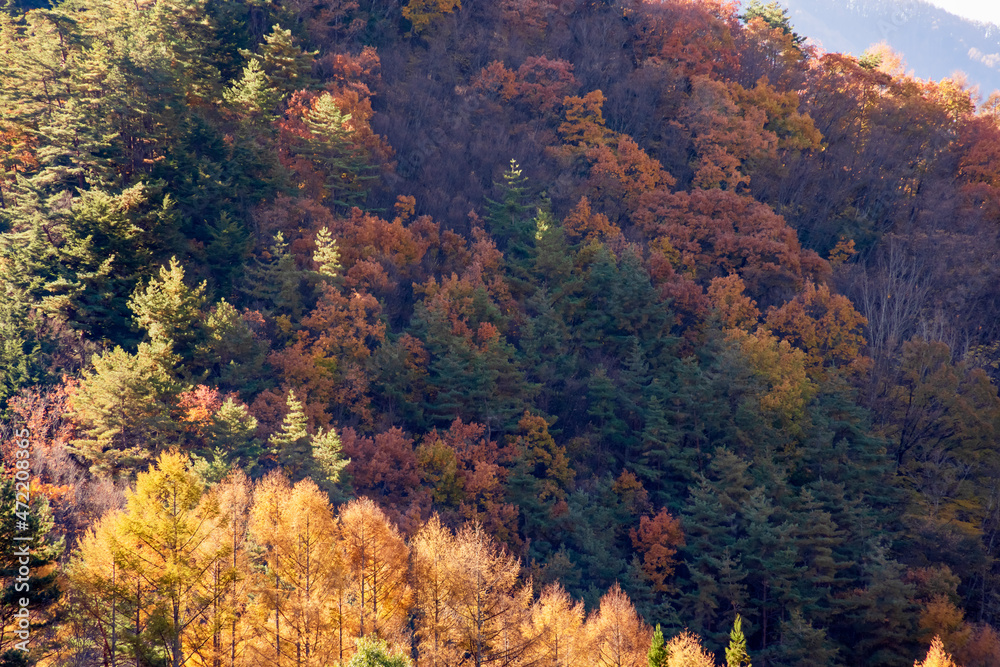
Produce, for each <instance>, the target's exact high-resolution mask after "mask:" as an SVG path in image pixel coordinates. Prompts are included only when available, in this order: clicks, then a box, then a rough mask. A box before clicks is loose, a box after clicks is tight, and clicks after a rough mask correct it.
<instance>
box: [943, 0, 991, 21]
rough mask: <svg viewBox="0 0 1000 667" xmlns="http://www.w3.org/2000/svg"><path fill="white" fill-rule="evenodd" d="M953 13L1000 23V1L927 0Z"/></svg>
mask: <svg viewBox="0 0 1000 667" xmlns="http://www.w3.org/2000/svg"><path fill="white" fill-rule="evenodd" d="M927 1H928V2H930V3H931V4H932V5H937V6H938V7H940V8H941V9H945V10H947V11H949V12H951V13H952V14H958V15H959V16H964V17H965V18H969V19H973V20H976V21H988V22H992V23H996V24H997V25H1000V2H998V1H997V0H927Z"/></svg>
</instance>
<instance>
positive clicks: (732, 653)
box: [726, 614, 751, 667]
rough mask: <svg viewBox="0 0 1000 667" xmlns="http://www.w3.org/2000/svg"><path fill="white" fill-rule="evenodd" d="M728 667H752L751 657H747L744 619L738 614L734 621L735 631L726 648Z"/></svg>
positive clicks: (731, 633) (730, 634) (730, 636)
mask: <svg viewBox="0 0 1000 667" xmlns="http://www.w3.org/2000/svg"><path fill="white" fill-rule="evenodd" d="M726 665H727V667H751V666H750V656H749V655H747V640H746V637H744V636H743V618H742V617H741V616H740V615H739V614H736V620H735V621H733V631H732V632H730V633H729V646H727V647H726Z"/></svg>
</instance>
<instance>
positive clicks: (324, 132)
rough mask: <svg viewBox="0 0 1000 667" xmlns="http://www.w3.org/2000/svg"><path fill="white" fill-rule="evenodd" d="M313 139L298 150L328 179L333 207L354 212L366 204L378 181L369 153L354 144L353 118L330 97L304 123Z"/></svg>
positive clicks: (325, 95) (319, 100)
mask: <svg viewBox="0 0 1000 667" xmlns="http://www.w3.org/2000/svg"><path fill="white" fill-rule="evenodd" d="M303 120H304V122H305V125H306V129H308V130H309V137H308V138H306V139H305V140H303V141H302V142H300V145H299V146H298V147H297V148H296V149H295V150H296V152H297V153H298V154H299V155H302V156H303V157H305V158H307V159H309V160H310V161H311V162H312V163H313V166H314V167H315V168H316V169H317V170H319V172H320V173H321V174H324V175H325V178H326V190H327V193H328V196H329V200H330V202H331V203H332V204H334V205H336V206H339V207H342V208H345V209H346V208H350V207H351V206H361V205H363V204H364V201H365V199H366V198H367V196H368V191H369V189H370V188H371V185H370V183H371V181H373V180H375V179H376V178H378V176H377V175H376V174H375V173H374V172H375V170H374V168H373V166H372V165H371V161H370V158H369V156H368V155H367V152H366V151H365V150H364V148H362V147H361V146H358V145H357V144H356V143H355V142H354V140H353V136H352V135H353V134H354V129H353V127H351V125H350V122H351V114H349V113H348V114H345V113H344V112H342V111H341V110H340V108H339V107H338V106H337V102H336V100H334V98H333V96H332V95H330V94H329V93H323V94H322V95H320V97H319V98H317V99H316V101H315V102H314V103H313V106H312V108H311V109H310V110H309V111H308V112H307V113H306V115H305V118H304V119H303Z"/></svg>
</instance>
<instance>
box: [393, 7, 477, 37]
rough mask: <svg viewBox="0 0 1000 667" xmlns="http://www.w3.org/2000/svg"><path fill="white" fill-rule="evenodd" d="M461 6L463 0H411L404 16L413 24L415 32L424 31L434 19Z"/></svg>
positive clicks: (404, 9) (404, 11)
mask: <svg viewBox="0 0 1000 667" xmlns="http://www.w3.org/2000/svg"><path fill="white" fill-rule="evenodd" d="M461 8H462V2H461V0H410V2H409V3H407V5H406V6H405V7H403V16H405V17H406V19H407V20H408V21H409V22H410V23H411V24H412V25H413V32H423V31H424V30H425V29H426V28H427V26H429V25H430V24H431V21H433V20H434V19H437V18H440V17H442V16H444V15H445V14H451V13H452V12H453V11H455V10H456V9H461Z"/></svg>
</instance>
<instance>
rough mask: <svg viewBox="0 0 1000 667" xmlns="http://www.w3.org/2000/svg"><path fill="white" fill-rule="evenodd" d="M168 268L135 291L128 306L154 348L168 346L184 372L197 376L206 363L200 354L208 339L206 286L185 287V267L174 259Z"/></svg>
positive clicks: (163, 268)
mask: <svg viewBox="0 0 1000 667" xmlns="http://www.w3.org/2000/svg"><path fill="white" fill-rule="evenodd" d="M169 266H170V268H169V269H168V268H167V267H166V266H161V267H160V272H159V276H158V277H156V278H153V279H152V280H150V281H149V283H148V284H147V285H146V286H145V287H144V288H139V289H137V290H136V291H135V294H133V295H132V298H131V299H130V300H129V307H130V308H131V309H132V312H133V313H134V314H135V323H136V324H137V325H138V326H139V327H141V328H142V329H145V331H146V334H147V335H148V336H149V340H150V342H151V343H152V345H153V346H154V347H168V346H169V347H170V348H171V350H172V351H173V353H174V354H176V355H177V357H178V359H179V360H180V363H181V364H182V367H183V369H184V370H186V371H187V372H188V373H199V372H202V371H203V370H204V369H205V366H206V361H207V360H205V359H203V358H202V355H201V352H202V350H203V349H204V345H205V342H206V340H207V331H206V327H205V316H206V313H205V305H206V297H205V287H206V283H205V282H204V281H203V282H202V283H201V284H200V285H198V286H197V287H194V288H191V287H188V286H187V284H185V282H184V267H182V266H181V265H180V263H179V262H178V261H177V258H176V257H172V258H171V259H170V265H169Z"/></svg>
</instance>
